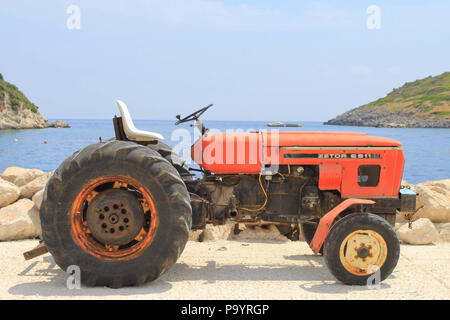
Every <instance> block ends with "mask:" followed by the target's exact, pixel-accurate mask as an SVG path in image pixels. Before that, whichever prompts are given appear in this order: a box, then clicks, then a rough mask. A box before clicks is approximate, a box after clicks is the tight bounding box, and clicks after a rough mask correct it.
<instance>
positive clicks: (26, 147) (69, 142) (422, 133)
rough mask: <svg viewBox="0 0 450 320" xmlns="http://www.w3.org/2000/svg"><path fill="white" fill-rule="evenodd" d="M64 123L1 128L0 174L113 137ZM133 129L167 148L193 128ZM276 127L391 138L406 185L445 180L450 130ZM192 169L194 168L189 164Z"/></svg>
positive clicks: (47, 163)
mask: <svg viewBox="0 0 450 320" xmlns="http://www.w3.org/2000/svg"><path fill="white" fill-rule="evenodd" d="M65 121H66V122H68V123H69V124H70V125H71V128H69V129H63V128H47V129H28V130H0V172H2V171H3V170H4V169H6V168H7V167H10V166H18V167H24V168H37V169H41V170H44V171H51V170H54V169H56V168H57V167H58V166H59V164H60V163H61V162H62V161H63V160H64V159H65V158H67V157H68V156H70V155H71V154H72V153H73V152H75V151H77V150H79V149H80V148H82V147H84V146H86V145H88V144H91V143H96V142H98V141H99V138H100V137H101V139H102V140H103V141H105V140H107V139H109V138H112V137H114V127H113V123H112V120H74V119H68V120H65ZM204 124H205V126H206V127H208V128H212V129H216V130H220V131H222V132H226V131H227V130H233V129H241V130H243V131H246V130H250V129H254V130H262V129H265V130H271V129H275V128H268V127H266V124H267V122H261V121H245V122H244V121H204ZM135 125H136V127H138V128H139V129H142V130H148V131H154V132H158V133H161V134H163V135H164V137H165V140H164V142H166V143H167V144H169V145H171V146H175V145H176V144H177V143H179V140H178V139H179V137H178V134H177V132H176V131H175V132H174V130H175V129H179V128H180V127H181V128H184V129H185V130H187V132H190V133H191V137H192V139H194V138H193V137H194V135H193V129H192V128H191V127H190V126H189V125H188V124H183V125H182V126H175V125H174V121H171V120H135ZM276 129H279V130H283V131H297V130H298V131H347V132H362V133H366V134H368V135H374V136H381V137H389V138H393V139H396V140H399V141H400V142H402V144H403V148H404V153H405V158H406V162H405V170H404V174H403V179H405V180H407V181H408V182H409V183H419V182H423V181H428V180H441V179H448V178H450V129H428V128H427V129H425V128H371V127H348V126H328V125H323V124H322V123H321V122H302V127H301V128H296V127H291V128H276ZM172 138H174V139H172ZM175 138H176V139H175ZM192 142H193V141H192ZM191 166H194V164H192V163H191Z"/></svg>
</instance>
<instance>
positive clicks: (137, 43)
mask: <svg viewBox="0 0 450 320" xmlns="http://www.w3.org/2000/svg"><path fill="white" fill-rule="evenodd" d="M69 5H77V6H78V7H79V8H80V12H81V16H80V21H81V29H79V30H69V29H68V28H67V26H66V22H67V19H68V18H69V16H70V14H68V13H67V8H68V7H69ZM370 5H377V6H379V7H380V9H381V29H378V30H369V29H368V28H367V26H366V20H367V19H368V14H367V13H366V10H367V8H368V7H369V6H370ZM449 15H450V2H449V1H414V0H410V1H376V0H372V1H364V0H358V1H349V0H347V1H291V0H285V1H268V0H258V1H257V0H247V1H243V0H242V1H241V0H224V1H207V0H155V1H149V0H147V1H144V0H142V1H139V0H133V1H104V0H101V1H93V0H71V1H61V0H60V1H56V0H47V1H31V0H30V1H24V0H15V1H9V2H7V1H2V2H1V4H0V73H2V74H3V76H4V78H5V79H6V80H8V81H10V82H12V83H14V84H16V85H17V86H18V87H19V88H20V89H21V90H22V91H23V92H24V93H25V94H26V95H27V96H28V97H29V98H30V100H32V101H33V102H34V103H35V104H37V105H38V106H39V107H40V111H41V112H42V113H43V114H44V115H45V116H46V117H48V118H66V119H67V118H110V117H112V116H113V115H114V113H117V111H116V110H117V108H116V105H115V100H116V99H121V100H124V101H125V102H127V104H128V106H129V108H130V110H131V113H132V115H133V116H134V117H135V118H136V119H174V116H175V115H176V114H179V113H181V114H186V113H188V112H191V111H194V110H196V109H198V108H200V107H202V106H204V105H207V104H209V103H214V105H215V107H214V108H213V109H211V110H209V111H208V113H207V114H205V119H214V120H220V119H223V120H295V121H325V120H328V119H330V118H332V117H334V116H336V115H338V114H340V113H342V112H344V111H346V110H348V109H351V108H354V107H357V106H359V105H362V104H365V103H367V102H370V101H372V100H375V99H377V98H379V97H382V96H384V95H385V94H387V93H388V92H390V91H391V90H392V89H393V88H396V87H399V86H401V85H402V84H404V83H405V82H407V81H414V80H416V79H420V78H424V77H427V76H429V75H438V74H440V73H443V72H446V71H450V65H449V61H450V60H449V57H450V41H449V40H450V19H449V18H448V17H449Z"/></svg>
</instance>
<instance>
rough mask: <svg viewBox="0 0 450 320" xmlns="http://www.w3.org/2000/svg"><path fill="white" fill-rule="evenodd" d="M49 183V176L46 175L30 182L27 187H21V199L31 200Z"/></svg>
mask: <svg viewBox="0 0 450 320" xmlns="http://www.w3.org/2000/svg"><path fill="white" fill-rule="evenodd" d="M47 181H48V174H45V175H43V176H40V177H38V178H36V179H34V180H33V181H31V182H28V183H27V184H26V185H24V186H22V187H20V197H21V198H28V199H31V197H33V195H34V194H35V193H36V192H38V191H39V190H42V189H44V188H45V185H46V184H47Z"/></svg>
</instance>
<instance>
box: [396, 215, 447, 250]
mask: <svg viewBox="0 0 450 320" xmlns="http://www.w3.org/2000/svg"><path fill="white" fill-rule="evenodd" d="M396 232H397V236H398V238H399V239H400V240H402V241H403V242H405V243H409V244H431V243H433V242H436V241H438V240H439V232H438V231H437V229H436V227H435V226H434V224H433V223H432V222H431V221H430V219H426V218H421V219H418V220H416V221H414V222H413V223H412V225H411V229H410V228H409V225H408V223H405V224H404V225H402V226H401V227H400V228H398V229H397V231H396Z"/></svg>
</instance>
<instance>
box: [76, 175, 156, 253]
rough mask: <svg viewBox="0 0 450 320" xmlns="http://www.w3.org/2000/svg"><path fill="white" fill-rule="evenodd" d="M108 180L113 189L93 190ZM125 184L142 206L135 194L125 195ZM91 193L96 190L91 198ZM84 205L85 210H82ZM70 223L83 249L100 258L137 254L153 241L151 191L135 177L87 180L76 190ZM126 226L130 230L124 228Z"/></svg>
mask: <svg viewBox="0 0 450 320" xmlns="http://www.w3.org/2000/svg"><path fill="white" fill-rule="evenodd" d="M109 183H113V188H111V189H107V190H104V191H101V192H97V191H95V189H96V188H97V187H99V186H101V185H105V184H109ZM128 187H130V188H133V189H134V190H136V191H137V192H139V193H140V194H141V195H142V196H141V199H143V200H144V203H145V206H144V205H141V202H140V201H139V199H138V198H137V197H135V196H131V195H127V192H128ZM123 188H127V189H126V190H124V189H123ZM93 192H94V193H96V194H95V197H94V198H92V196H91V197H90V195H91V194H93ZM109 193H114V194H109ZM88 198H89V199H90V202H89V201H88ZM86 204H87V209H84V208H85V206H86ZM121 205H122V206H121ZM106 207H108V209H107V210H105V209H106ZM122 210H124V211H125V213H123V212H124V211H122ZM144 214H147V215H148V220H146V221H142V220H141V219H140V218H139V217H143V216H144ZM102 218H103V219H102ZM71 224H72V234H73V237H74V239H75V240H76V242H77V243H78V244H79V245H80V246H81V247H82V248H83V249H84V250H85V251H86V252H88V253H89V254H91V255H93V256H95V257H97V258H99V259H102V260H112V261H118V260H127V259H131V258H133V257H136V256H138V255H140V254H141V253H142V252H143V251H144V250H145V249H146V248H147V247H148V246H149V245H150V244H151V243H152V241H153V238H154V237H155V234H156V229H157V226H158V215H157V211H156V206H155V204H154V202H153V199H152V197H151V194H150V192H149V191H148V190H147V189H146V188H144V187H143V186H142V185H140V184H139V183H138V182H137V181H136V180H135V179H133V178H131V177H126V176H107V177H101V178H98V179H94V180H92V181H90V182H89V183H88V184H86V185H85V186H84V187H83V189H82V190H81V191H80V192H79V194H78V196H77V197H76V199H75V201H74V204H73V206H72V210H71ZM104 224H107V226H106V227H104ZM126 225H128V230H129V231H126V229H127V228H126ZM115 226H117V228H116V227H115ZM121 227H123V230H121V229H120V228H121ZM112 229H114V232H111V231H112ZM105 231H108V232H105ZM116 232H117V234H120V233H121V232H123V236H120V235H119V236H116ZM127 241H129V242H128V243H125V242H127Z"/></svg>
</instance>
